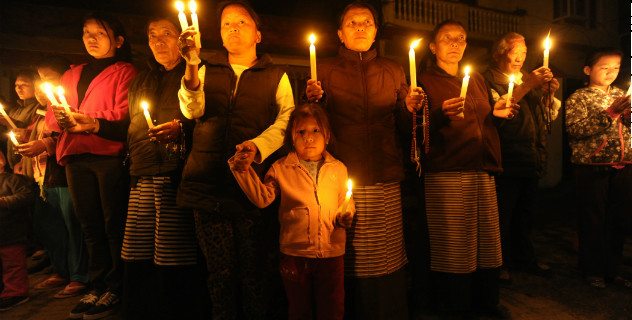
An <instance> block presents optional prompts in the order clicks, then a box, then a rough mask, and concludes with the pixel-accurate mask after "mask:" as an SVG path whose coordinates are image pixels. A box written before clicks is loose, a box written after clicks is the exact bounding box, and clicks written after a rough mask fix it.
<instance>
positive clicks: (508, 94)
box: [505, 74, 515, 108]
mask: <svg viewBox="0 0 632 320" xmlns="http://www.w3.org/2000/svg"><path fill="white" fill-rule="evenodd" d="M514 81H515V78H514V75H513V74H512V75H511V77H509V91H508V92H507V104H506V105H505V108H509V106H510V105H511V97H512V96H513V88H514Z"/></svg>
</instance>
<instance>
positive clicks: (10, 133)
mask: <svg viewBox="0 0 632 320" xmlns="http://www.w3.org/2000/svg"><path fill="white" fill-rule="evenodd" d="M9 135H10V136H11V139H15V133H13V130H11V132H9Z"/></svg>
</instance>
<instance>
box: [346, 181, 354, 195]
mask: <svg viewBox="0 0 632 320" xmlns="http://www.w3.org/2000/svg"><path fill="white" fill-rule="evenodd" d="M347 189H348V190H349V192H351V189H353V183H352V182H351V179H349V180H347Z"/></svg>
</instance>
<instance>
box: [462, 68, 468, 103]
mask: <svg viewBox="0 0 632 320" xmlns="http://www.w3.org/2000/svg"><path fill="white" fill-rule="evenodd" d="M469 83H470V66H466V67H465V76H464V77H463V85H461V98H465V94H466V93H467V86H468V84H469Z"/></svg>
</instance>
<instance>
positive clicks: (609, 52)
mask: <svg viewBox="0 0 632 320" xmlns="http://www.w3.org/2000/svg"><path fill="white" fill-rule="evenodd" d="M605 56H619V57H621V59H623V51H621V49H618V48H613V47H602V48H597V49H594V50H593V51H592V52H591V53H590V54H589V55H588V56H587V57H586V61H585V62H584V67H591V68H592V67H593V66H594V65H595V64H596V63H597V62H598V61H599V59H601V58H603V57H605Z"/></svg>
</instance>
